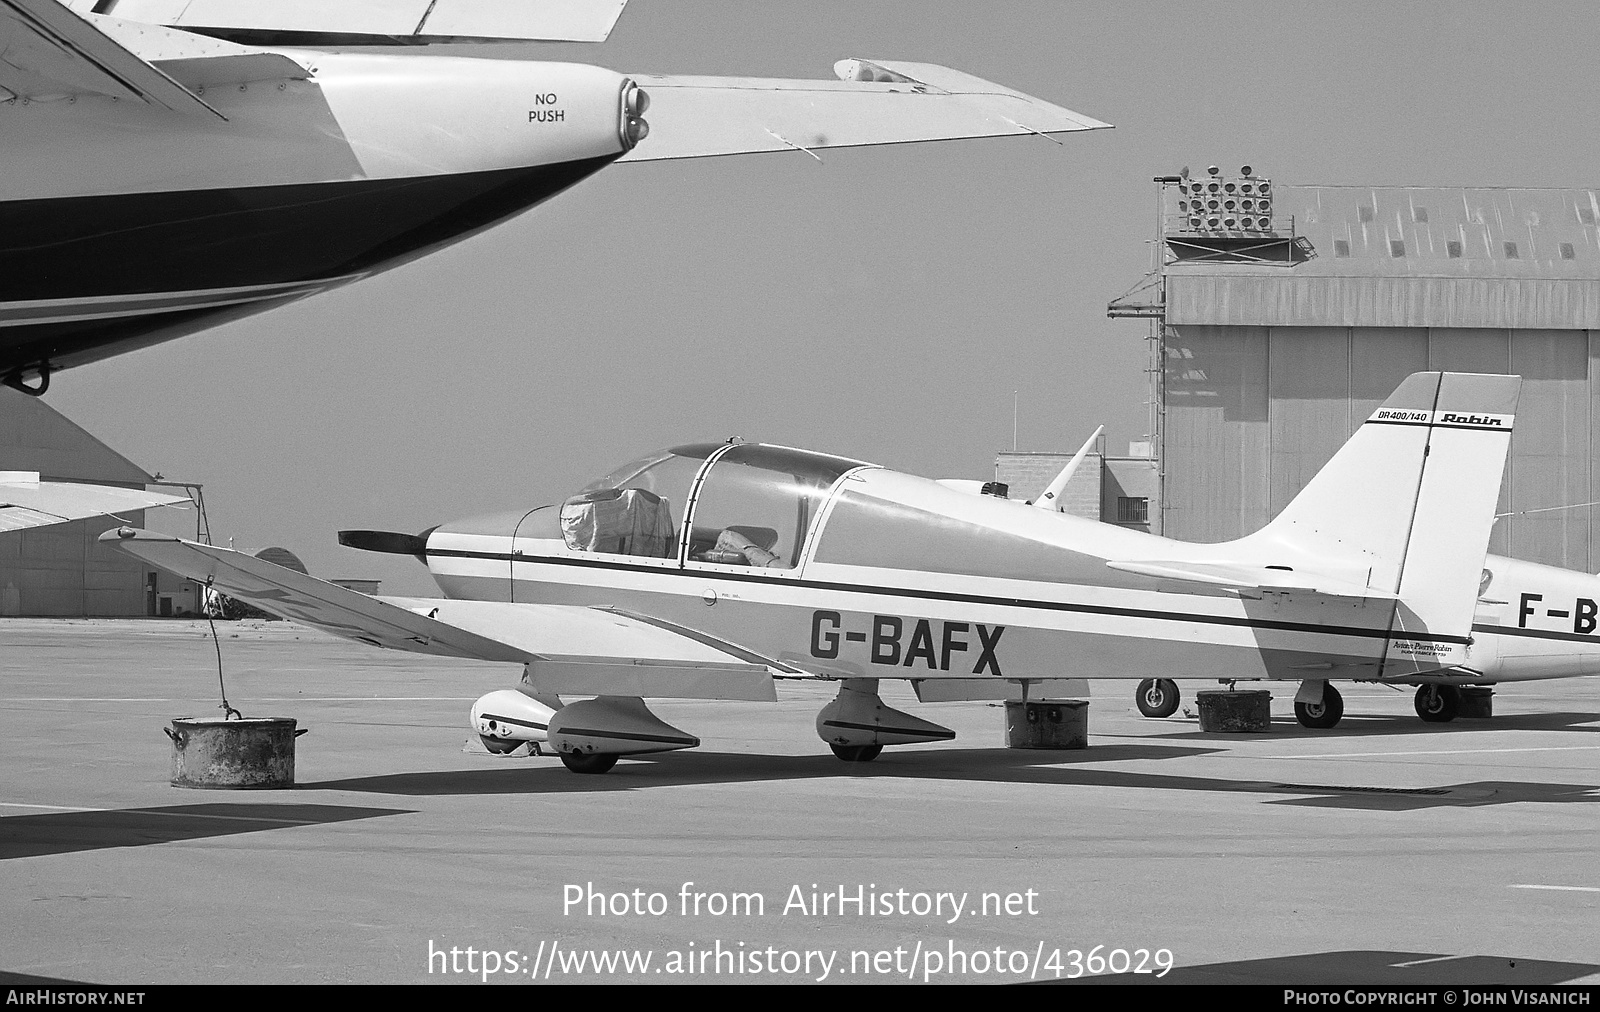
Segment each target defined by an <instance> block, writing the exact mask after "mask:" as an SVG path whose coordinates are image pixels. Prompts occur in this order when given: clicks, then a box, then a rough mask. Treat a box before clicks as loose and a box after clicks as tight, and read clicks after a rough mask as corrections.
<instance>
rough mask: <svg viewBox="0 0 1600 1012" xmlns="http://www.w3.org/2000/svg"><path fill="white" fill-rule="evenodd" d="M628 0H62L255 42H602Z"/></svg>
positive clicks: (79, 7) (101, 11) (82, 8)
mask: <svg viewBox="0 0 1600 1012" xmlns="http://www.w3.org/2000/svg"><path fill="white" fill-rule="evenodd" d="M627 2H628V0H361V2H360V3H352V2H350V0H272V2H270V3H269V2H263V0H70V3H71V6H72V7H74V8H75V9H77V10H80V11H82V12H84V13H88V12H89V11H94V12H95V13H98V14H112V15H115V16H116V17H119V18H125V19H127V20H130V21H144V22H148V23H150V24H154V25H167V26H169V27H172V28H182V29H185V30H187V31H191V32H201V33H205V34H212V35H217V36H219V37H224V38H229V39H235V40H238V41H249V42H251V43H254V44H257V45H323V44H341V45H361V44H394V43H424V42H449V41H475V40H499V39H510V40H524V41H533V42H604V41H605V39H606V37H607V36H608V35H610V34H611V29H612V28H613V27H614V26H615V25H616V23H617V18H618V17H620V16H621V15H622V9H623V7H625V6H627Z"/></svg>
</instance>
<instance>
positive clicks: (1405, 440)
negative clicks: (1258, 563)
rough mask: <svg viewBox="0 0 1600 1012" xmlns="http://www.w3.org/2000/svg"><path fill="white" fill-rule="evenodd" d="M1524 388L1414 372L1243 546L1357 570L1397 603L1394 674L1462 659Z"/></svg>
mask: <svg viewBox="0 0 1600 1012" xmlns="http://www.w3.org/2000/svg"><path fill="white" fill-rule="evenodd" d="M1521 387H1522V379H1521V378H1520V377H1517V376H1490V375H1478V374H1473V373H1439V372H1420V373H1413V374H1412V375H1411V376H1408V377H1407V378H1406V380H1405V381H1404V382H1403V383H1401V384H1400V386H1399V387H1398V388H1397V389H1396V390H1395V392H1394V393H1393V394H1391V395H1390V396H1389V399H1388V400H1386V401H1384V402H1383V406H1382V407H1380V408H1379V409H1378V410H1377V411H1375V412H1373V414H1372V417H1370V418H1368V419H1367V420H1366V422H1365V423H1363V424H1362V426H1361V428H1359V429H1357V430H1356V433H1355V435H1353V436H1351V437H1350V441H1349V442H1347V443H1345V445H1344V446H1343V447H1342V448H1341V449H1340V450H1339V452H1338V453H1336V454H1334V457H1333V459H1332V460H1330V461H1329V462H1328V463H1327V465H1326V466H1325V467H1323V469H1322V470H1321V471H1320V472H1318V474H1317V476H1316V477H1315V478H1313V479H1311V482H1310V483H1309V484H1308V485H1306V487H1305V488H1304V489H1302V490H1301V492H1300V494H1299V495H1298V496H1296V497H1295V499H1294V501H1293V502H1291V503H1290V504H1289V505H1288V507H1286V508H1285V509H1284V511H1283V512H1282V513H1280V514H1279V515H1278V516H1277V518H1276V519H1274V520H1273V521H1272V523H1270V524H1268V525H1267V526H1266V527H1265V528H1264V529H1262V530H1261V531H1260V532H1258V533H1257V534H1255V535H1252V536H1251V537H1250V538H1248V539H1246V540H1247V541H1249V542H1251V543H1252V545H1259V546H1266V545H1271V546H1273V547H1276V548H1286V549H1291V550H1292V551H1293V552H1294V554H1295V555H1298V556H1301V557H1302V558H1305V559H1306V562H1307V563H1308V564H1310V565H1315V562H1314V561H1312V560H1321V561H1324V562H1325V563H1326V564H1327V565H1329V567H1330V568H1332V569H1336V570H1337V569H1343V570H1345V571H1347V572H1348V571H1349V569H1350V568H1351V567H1352V566H1353V565H1354V566H1358V567H1360V568H1363V569H1366V570H1367V573H1366V584H1367V586H1369V587H1372V588H1374V589H1378V590H1384V591H1390V592H1393V593H1395V594H1397V595H1398V596H1399V598H1400V606H1399V609H1398V610H1397V612H1396V616H1395V621H1394V627H1393V636H1392V637H1391V639H1390V642H1389V650H1388V660H1387V662H1386V665H1385V667H1386V670H1387V671H1388V672H1389V673H1390V674H1398V673H1400V671H1398V670H1396V668H1397V667H1398V668H1400V669H1402V670H1403V669H1404V668H1405V667H1406V666H1407V665H1410V666H1412V667H1413V668H1415V667H1421V668H1429V669H1437V668H1440V667H1447V666H1449V665H1451V664H1457V663H1461V662H1462V661H1463V660H1464V657H1465V645H1466V641H1467V638H1468V637H1469V636H1470V634H1471V631H1472V614H1473V609H1474V606H1475V602H1476V600H1477V592H1478V580H1479V576H1480V574H1481V572H1482V569H1483V560H1484V556H1485V555H1486V554H1487V553H1488V549H1489V533H1490V529H1491V528H1492V527H1493V525H1494V511H1495V504H1496V502H1497V501H1498V499H1499V496H1500V479H1501V476H1502V474H1503V473H1504V471H1505V462H1506V452H1507V450H1508V449H1509V447H1510V444H1511V425H1512V420H1513V418H1514V416H1515V414H1516V407H1517V395H1518V393H1519V392H1520V390H1521ZM1307 557H1308V558H1307ZM1457 655H1460V656H1457Z"/></svg>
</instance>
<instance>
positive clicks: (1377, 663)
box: [103, 372, 1600, 772]
mask: <svg viewBox="0 0 1600 1012" xmlns="http://www.w3.org/2000/svg"><path fill="white" fill-rule="evenodd" d="M1520 385H1521V380H1520V379H1519V378H1517V377H1514V376H1486V375H1473V374H1462V373H1437V372H1432V373H1417V374H1415V375H1413V376H1411V377H1409V378H1408V379H1407V380H1405V382H1404V383H1402V384H1401V385H1400V387H1399V388H1398V389H1397V390H1396V391H1395V392H1394V394H1393V395H1392V396H1390V398H1389V399H1388V400H1387V401H1386V402H1384V404H1383V406H1382V407H1381V408H1379V409H1378V411H1377V412H1376V413H1375V414H1373V416H1372V417H1371V418H1370V419H1368V420H1367V421H1366V422H1365V423H1364V424H1363V425H1362V426H1361V427H1360V428H1359V429H1358V430H1357V431H1356V433H1355V435H1354V436H1352V437H1351V439H1350V440H1349V442H1347V443H1346V444H1345V446H1344V447H1343V448H1342V449H1341V450H1340V451H1339V452H1338V453H1337V454H1336V455H1335V456H1334V457H1333V459H1332V460H1331V461H1329V463H1328V464H1327V466H1326V467H1324V468H1323V470H1322V471H1321V472H1320V473H1319V474H1318V475H1317V476H1316V477H1315V478H1314V479H1313V480H1312V481H1311V483H1310V484H1309V485H1307V486H1306V488H1305V489H1304V490H1303V491H1302V492H1301V493H1300V494H1299V495H1298V496H1297V497H1296V498H1295V499H1294V501H1293V502H1291V503H1290V504H1289V506H1288V508H1286V509H1285V510H1284V511H1283V512H1282V513H1281V514H1280V515H1279V516H1278V517H1277V518H1276V519H1274V520H1273V521H1272V523H1270V524H1269V525H1268V526H1266V527H1265V528H1263V529H1262V530H1260V531H1258V532H1257V533H1255V534H1253V535H1250V536H1249V537H1246V538H1244V539H1242V540H1239V541H1235V542H1231V543H1228V544H1216V545H1196V544H1187V543H1183V542H1177V541H1171V540H1168V539H1165V538H1161V537H1156V536H1153V535H1149V534H1144V533H1142V532H1138V531H1131V530H1127V529H1125V528H1121V527H1115V526H1112V525H1108V524H1102V523H1098V522H1095V521H1092V520H1087V519H1084V518H1081V517H1075V516H1070V515H1067V514H1064V513H1060V512H1057V511H1056V510H1055V509H1054V508H1053V507H1052V508H1042V509H1041V508H1034V507H1032V506H1030V505H1029V504H1025V503H1021V502H1016V501H1012V500H1008V499H1003V498H998V497H996V496H993V495H985V494H974V493H972V492H968V491H963V490H961V489H960V488H957V487H952V485H951V484H946V483H941V482H938V481H931V480H928V479H924V478H917V477H913V476H911V475H908V474H901V473H898V472H895V471H891V470H888V469H886V468H882V467H877V466H875V465H872V464H866V463H863V462H861V461H858V460H850V459H846V458H842V457H835V456H829V455H827V454H821V453H812V452H808V451H805V450H797V449H791V448H788V447H783V446H772V445H765V444H758V443H742V442H729V443H701V444H694V445H688V446H678V447H674V448H672V449H670V450H663V451H660V452H658V453H653V454H651V455H649V456H647V457H643V458H641V459H639V460H637V461H634V462H632V463H629V464H626V465H624V466H622V467H619V468H617V469H615V470H613V471H611V472H610V473H608V474H606V475H605V476H603V477H601V478H599V479H597V480H596V481H594V482H592V483H590V484H589V485H588V486H587V487H586V488H584V489H583V490H582V491H580V492H578V493H577V494H576V495H574V496H573V497H571V498H569V499H567V500H566V501H565V502H562V503H552V504H549V505H543V506H536V507H534V508H531V509H519V510H516V511H513V512H509V513H502V514H498V515H494V516H489V517H483V518H479V519H475V520H468V521H462V522H459V523H452V524H447V525H444V526H440V527H435V528H433V529H431V530H429V531H426V532H424V533H423V534H419V535H408V534H395V533H389V532H380V531H345V532H343V533H341V535H340V541H341V542H342V543H344V544H346V545H350V546H352V547H357V548H362V549H367V550H373V551H380V552H392V553H404V554H412V555H415V556H416V557H417V558H418V559H419V560H421V561H422V562H424V563H425V564H426V565H427V566H428V568H429V569H430V570H431V571H432V573H433V576H434V578H435V580H436V581H437V582H438V584H439V586H440V587H441V588H442V589H443V591H444V593H445V595H446V596H445V597H444V598H442V599H416V598H374V597H368V596H366V595H363V594H359V593H356V592H354V591H350V590H346V589H344V588H340V587H336V586H333V585H331V584H328V583H324V582H322V581H319V580H316V579H313V578H311V577H309V576H305V575H303V574H300V573H296V572H292V571H290V570H286V569H283V568H281V567H278V566H274V565H272V564H270V563H266V562H262V561H261V560H259V559H255V558H252V557H250V556H248V555H243V554H240V553H237V552H232V551H228V550H225V549H220V548H215V547H212V546H208V545H199V544H193V543H191V542H186V541H182V540H179V539H176V538H172V537H169V536H166V535H158V534H153V533H150V532H147V531H139V530H133V529H131V528H123V529H121V530H119V531H111V532H108V533H107V534H106V535H104V536H103V539H104V540H108V541H115V542H117V543H118V544H119V545H120V546H121V547H122V548H123V549H125V550H126V551H129V552H131V553H132V554H134V555H136V556H138V557H139V558H141V559H144V560H145V561H147V562H149V563H151V564H153V565H155V566H159V567H161V568H163V569H166V570H168V571H170V572H173V573H176V574H178V575H180V576H183V577H187V578H189V579H193V580H198V581H201V582H203V583H206V584H208V585H211V586H214V587H215V588H216V589H217V590H220V591H221V592H223V593H225V594H228V595H231V596H234V597H238V598H242V599H244V600H246V601H249V602H250V603H251V604H254V605H256V606H258V607H260V608H263V609H265V610H267V611H269V612H273V613H275V614H278V615H281V616H284V617H286V618H290V619H294V620H297V621H301V622H305V623H308V624H310V625H313V626H317V627H320V628H322V629H325V630H328V631H330V632H333V633H336V634H338V635H341V636H345V637H348V638H351V639H355V640H360V641H363V642H366V643H371V644H374V645H377V646H385V647H394V648H398V649H402V650H412V651H417V652H421V653H429V654H439V655H446V656H455V657H470V658H478V659H482V660H490V661H509V662H516V663H521V664H523V665H525V668H524V673H523V677H522V683H521V685H520V686H519V687H518V688H517V689H515V690H511V689H507V690H499V691H496V692H491V693H489V694H488V695H486V696H484V697H483V698H482V699H480V700H478V702H477V703H476V704H475V705H474V707H473V709H472V718H471V719H472V724H473V727H474V729H475V730H477V732H478V733H479V734H480V736H481V737H482V738H483V740H484V742H485V744H486V745H488V746H489V747H490V748H491V750H493V751H499V752H507V751H510V750H512V749H513V748H515V747H517V746H518V745H520V744H522V743H523V742H532V743H534V744H535V745H537V744H538V743H547V744H548V745H549V746H550V747H552V748H553V749H554V750H555V751H556V752H557V753H559V754H560V756H561V758H562V760H563V761H564V762H565V763H566V764H567V766H568V767H570V768H572V769H574V770H578V771H580V772H603V771H604V770H606V769H609V768H610V767H611V766H612V765H613V764H614V763H615V761H616V759H617V757H618V756H620V755H627V754H629V753H643V752H657V751H665V750H670V749H678V748H689V747H693V746H695V745H697V744H699V741H698V739H697V738H695V737H694V736H693V735H691V734H688V733H686V732H684V731H681V730H679V729H677V728H675V727H672V726H670V725H668V724H666V723H664V722H663V721H661V720H660V719H659V718H657V717H656V716H655V715H654V714H652V713H651V712H650V711H649V710H647V709H646V707H645V703H644V699H645V698H646V697H676V698H703V699H750V700H773V699H775V698H776V694H775V689H774V683H775V680H780V679H813V680H816V679H821V680H834V681H837V682H838V683H839V693H838V696H837V698H836V699H834V700H833V701H832V702H830V703H828V704H827V705H826V706H825V707H824V708H823V709H822V711H821V713H820V714H819V715H818V718H817V731H818V733H819V734H820V735H821V737H822V739H823V740H824V741H825V742H827V743H828V744H829V745H830V746H832V748H833V750H834V751H835V752H836V753H837V754H838V755H839V756H840V757H841V758H843V759H846V760H853V761H865V760H870V759H873V758H875V757H876V756H877V755H878V753H879V752H880V751H881V749H882V747H883V746H884V745H896V744H907V743H914V742H927V741H937V740H943V739H949V738H951V737H953V732H951V731H950V730H949V729H947V728H944V727H941V726H940V725H938V724H935V723H932V722H930V721H927V720H924V719H921V718H918V717H915V716H912V715H911V714H907V713H904V712H901V711H898V710H895V709H893V708H890V707H888V706H886V705H884V703H883V701H882V700H881V699H880V698H879V695H878V682H879V680H881V679H884V678H900V679H909V680H910V681H911V683H912V685H913V687H914V688H915V690H916V694H917V696H918V698H919V699H920V700H921V701H923V702H937V701H950V700H980V699H1024V698H1032V699H1044V698H1050V697H1052V696H1053V695H1055V696H1059V695H1063V694H1066V693H1067V690H1068V687H1067V686H1066V684H1065V680H1066V679H1073V678H1124V679H1148V678H1149V677H1150V675H1151V674H1152V673H1161V674H1163V675H1165V676H1168V677H1192V678H1208V679H1210V678H1215V679H1219V680H1224V681H1232V680H1248V679H1292V680H1295V681H1299V682H1300V683H1301V686H1300V690H1299V693H1298V696H1297V702H1296V713H1297V715H1298V716H1299V718H1300V721H1301V722H1302V723H1303V724H1306V725H1308V726H1312V727H1331V726H1333V725H1334V724H1335V723H1336V722H1337V721H1338V719H1339V717H1340V715H1341V713H1342V710H1343V706H1342V703H1341V702H1340V697H1339V693H1338V691H1337V690H1336V689H1335V688H1334V687H1333V686H1332V685H1331V684H1329V682H1330V680H1331V679H1337V678H1345V679H1355V680H1358V681H1368V682H1378V683H1387V684H1399V685H1416V686H1419V687H1420V688H1419V711H1420V712H1422V713H1423V716H1424V717H1427V718H1430V719H1449V716H1451V715H1453V714H1452V713H1450V712H1447V711H1448V710H1449V708H1450V706H1451V705H1452V693H1454V692H1455V691H1456V690H1455V689H1454V687H1455V686H1457V685H1463V684H1465V685H1479V684H1489V683H1494V682H1498V681H1511V680H1518V679H1532V678H1548V677H1559V676H1566V675H1581V674H1589V673H1594V672H1597V671H1600V636H1596V635H1595V629H1596V614H1597V606H1596V603H1595V602H1596V600H1600V580H1597V579H1596V578H1594V577H1591V576H1587V575H1583V574H1577V573H1569V572H1567V571H1564V570H1557V569H1552V568H1550V567H1546V566H1538V565H1533V564H1530V563H1523V562H1514V561H1511V560H1491V562H1490V563H1489V567H1488V568H1489V571H1490V572H1492V573H1493V577H1492V579H1490V580H1489V582H1488V586H1487V588H1485V590H1484V593H1485V594H1493V595H1494V598H1492V599H1486V600H1482V601H1480V600H1479V597H1480V584H1481V582H1482V579H1483V574H1484V570H1485V556H1486V552H1487V547H1488V540H1489V533H1490V529H1491V528H1492V526H1493V523H1494V509H1495V503H1496V500H1497V498H1498V495H1499V487H1500V478H1501V472H1502V469H1503V467H1504V465H1505V458H1506V452H1507V447H1508V445H1509V443H1510V438H1511V427H1512V419H1513V415H1514V412H1515V410H1516V400H1517V395H1518V391H1519V389H1520ZM1558 604H1559V606H1560V607H1557V605H1558ZM562 695H569V696H571V695H581V696H587V697H593V698H588V699H583V700H580V701H577V702H572V703H568V704H566V705H565V706H563V705H562V700H561V699H560V698H558V697H560V696H562ZM1424 702H1426V705H1424Z"/></svg>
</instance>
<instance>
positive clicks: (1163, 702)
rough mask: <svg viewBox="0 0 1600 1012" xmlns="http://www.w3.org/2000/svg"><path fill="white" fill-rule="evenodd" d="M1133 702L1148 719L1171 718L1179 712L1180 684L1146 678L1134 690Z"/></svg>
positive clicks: (1168, 679)
mask: <svg viewBox="0 0 1600 1012" xmlns="http://www.w3.org/2000/svg"><path fill="white" fill-rule="evenodd" d="M1133 700H1134V702H1136V703H1138V704H1139V712H1140V713H1142V714H1144V715H1145V716H1146V717H1170V716H1172V715H1173V714H1174V713H1177V712H1178V683H1177V682H1174V681H1173V680H1172V679H1170V678H1146V679H1145V680H1144V681H1142V682H1140V683H1139V687H1138V688H1137V689H1135V690H1134V693H1133Z"/></svg>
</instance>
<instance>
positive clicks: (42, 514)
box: [0, 471, 189, 531]
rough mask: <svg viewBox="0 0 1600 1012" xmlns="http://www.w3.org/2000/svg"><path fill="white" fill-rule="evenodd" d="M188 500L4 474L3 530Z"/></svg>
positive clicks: (0, 487)
mask: <svg viewBox="0 0 1600 1012" xmlns="http://www.w3.org/2000/svg"><path fill="white" fill-rule="evenodd" d="M188 501H189V500H187V499H185V498H184V497H183V496H181V495H164V494H162V493H160V492H146V491H145V490H144V489H142V488H118V487H116V486H115V485H80V484H78V483H76V482H70V481H40V480H39V475H38V473H37V472H32V471H24V472H19V471H0V531H20V530H25V529H27V528H29V527H46V526H48V525H50V524H63V523H66V522H67V521H69V520H82V519H84V518H86V517H98V516H110V515H112V514H116V513H127V512H132V511H136V510H142V509H148V508H149V507H151V506H166V505H169V504H171V503H178V502H188Z"/></svg>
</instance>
